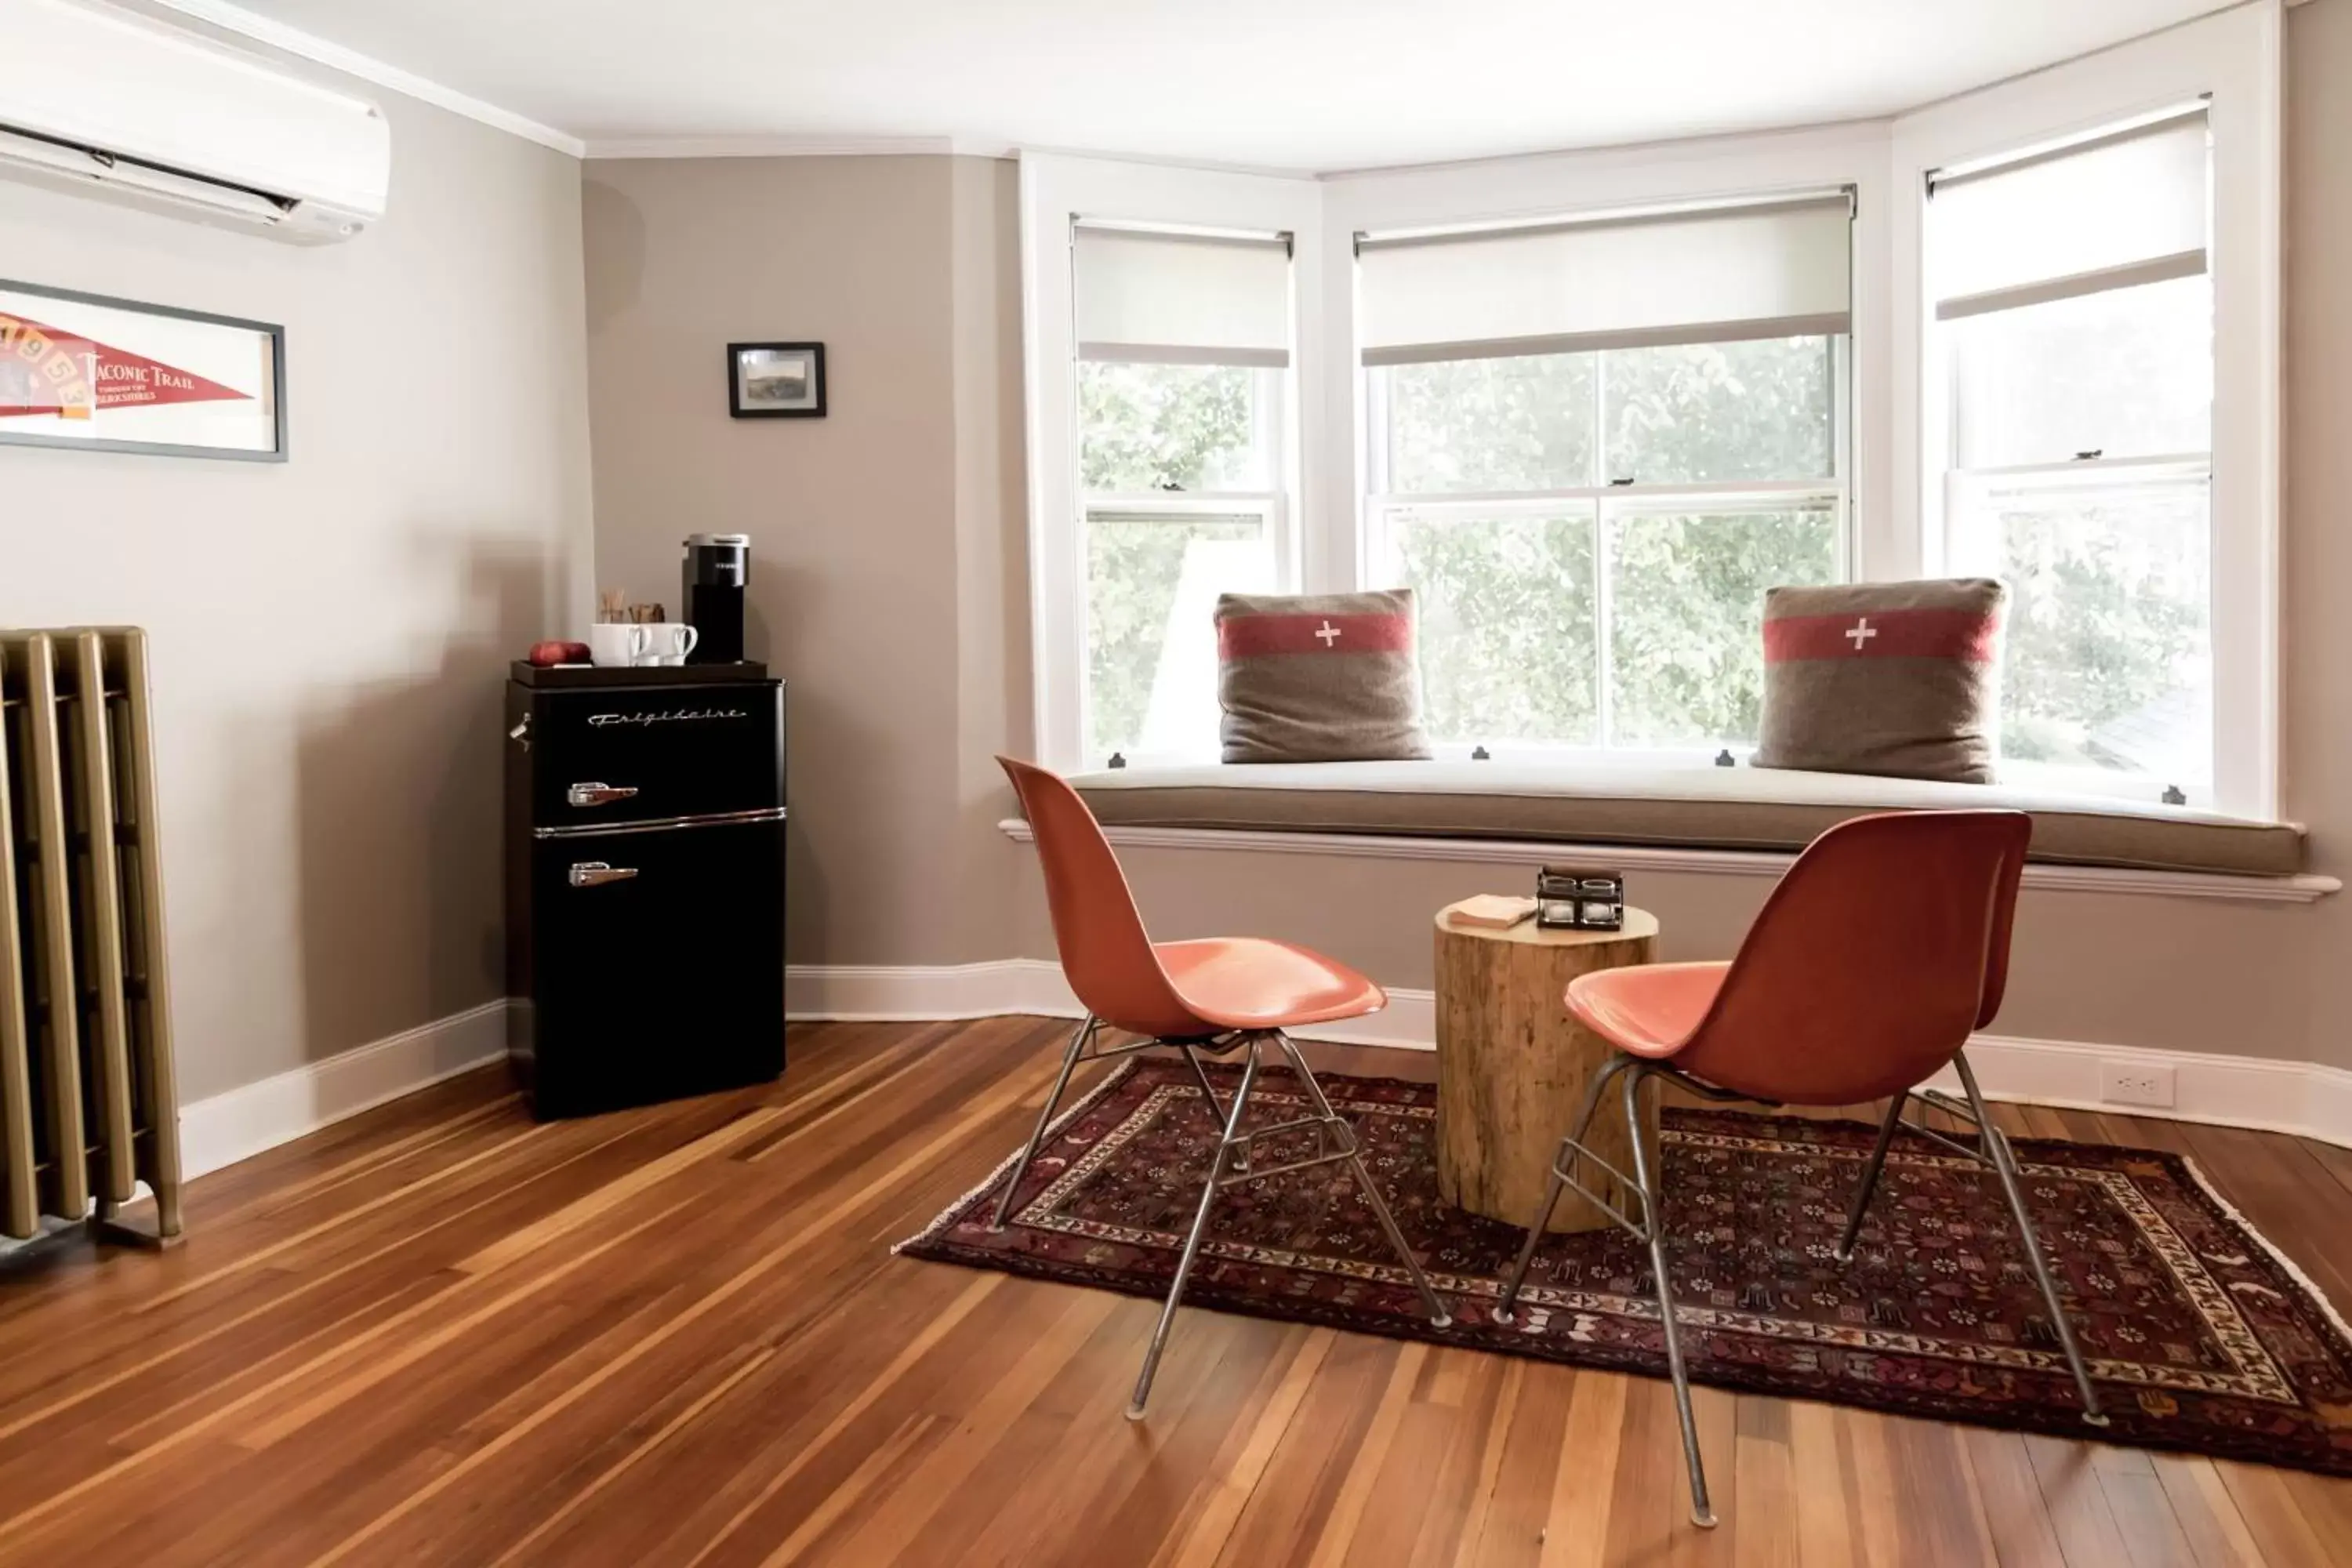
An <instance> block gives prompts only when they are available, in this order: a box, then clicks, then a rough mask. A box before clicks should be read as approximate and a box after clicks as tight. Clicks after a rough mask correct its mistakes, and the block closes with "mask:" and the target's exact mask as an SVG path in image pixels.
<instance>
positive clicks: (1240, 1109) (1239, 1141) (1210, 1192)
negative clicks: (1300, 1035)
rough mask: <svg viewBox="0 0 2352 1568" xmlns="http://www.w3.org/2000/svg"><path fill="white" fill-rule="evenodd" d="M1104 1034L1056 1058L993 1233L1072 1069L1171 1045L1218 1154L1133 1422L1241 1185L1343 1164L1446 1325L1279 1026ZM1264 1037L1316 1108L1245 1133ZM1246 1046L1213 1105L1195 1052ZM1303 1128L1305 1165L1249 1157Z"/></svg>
mask: <svg viewBox="0 0 2352 1568" xmlns="http://www.w3.org/2000/svg"><path fill="white" fill-rule="evenodd" d="M1101 1029H1102V1024H1101V1021H1100V1020H1099V1019H1097V1018H1095V1017H1093V1016H1087V1018H1086V1019H1085V1020H1083V1021H1082V1022H1081V1023H1080V1024H1079V1025H1078V1026H1077V1028H1076V1030H1075V1031H1073V1032H1072V1034H1071V1036H1070V1043H1069V1046H1068V1047H1067V1048H1066V1049H1065V1050H1064V1051H1063V1053H1062V1067H1061V1070H1060V1071H1059V1072H1058V1073H1056V1074H1055V1077H1054V1087H1053V1088H1052V1089H1049V1090H1047V1091H1046V1095H1045V1105H1044V1106H1043V1107H1042V1108H1041V1109H1040V1110H1038V1112H1037V1125H1036V1128H1035V1129H1034V1131H1032V1132H1031V1133H1030V1134H1029V1142H1028V1143H1027V1145H1026V1146H1024V1148H1023V1149H1022V1151H1021V1158H1020V1159H1019V1160H1017V1161H1015V1162H1014V1163H1013V1173H1012V1174H1011V1176H1010V1177H1008V1178H1007V1179H1006V1181H1005V1184H1004V1192H1003V1195H1002V1196H1001V1197H999V1198H998V1199H997V1200H996V1215H995V1217H994V1218H993V1219H992V1221H991V1222H990V1225H989V1228H990V1229H991V1230H1003V1228H1004V1226H1005V1223H1006V1221H1007V1220H1008V1219H1009V1218H1010V1217H1011V1216H1012V1213H1013V1194H1014V1193H1015V1192H1016V1191H1017V1190H1018V1189H1019V1187H1020V1185H1021V1183H1022V1181H1023V1179H1024V1178H1025V1177H1026V1176H1027V1175H1028V1174H1029V1166H1030V1163H1031V1162H1033V1161H1034V1160H1035V1159H1036V1157H1037V1151H1038V1149H1039V1147H1040V1146H1042V1145H1043V1144H1044V1142H1045V1132H1046V1130H1047V1129H1048V1128H1050V1127H1051V1126H1052V1125H1053V1123H1054V1110H1055V1107H1056V1106H1058V1105H1059V1104H1060V1103H1061V1100H1062V1095H1063V1093H1064V1091H1066V1089H1068V1088H1069V1086H1070V1075H1071V1074H1072V1073H1073V1072H1075V1071H1076V1070H1077V1067H1078V1064H1079V1063H1080V1062H1087V1061H1099V1060H1102V1059H1104V1058H1108V1057H1123V1056H1128V1055H1130V1054H1131V1053H1133V1052H1136V1051H1140V1050H1149V1049H1150V1048H1151V1047H1154V1046H1173V1047H1176V1048H1177V1049H1178V1050H1180V1051H1181V1052H1182V1053H1183V1056H1184V1059H1185V1061H1186V1062H1188V1063H1190V1064H1191V1066H1192V1076H1193V1078H1194V1079H1196V1080H1198V1082H1199V1083H1200V1086H1201V1093H1202V1097H1203V1100H1202V1104H1203V1108H1204V1109H1205V1110H1207V1111H1208V1113H1209V1114H1210V1115H1211V1116H1212V1117H1213V1118H1214V1119H1215V1120H1216V1122H1217V1133H1218V1136H1217V1148H1216V1152H1215V1153H1214V1154H1213V1156H1212V1157H1211V1159H1210V1162H1209V1173H1208V1177H1207V1179H1206V1180H1204V1181H1203V1182H1202V1184H1201V1204H1200V1207H1199V1208H1198V1209H1196V1210H1195V1211H1194V1212H1193V1215H1192V1229H1191V1230H1189V1231H1187V1232H1186V1233H1185V1237H1184V1250H1183V1251H1182V1252H1181V1254H1179V1255H1178V1257H1177V1259H1176V1278H1175V1279H1174V1280H1172V1281H1171V1283H1170V1285H1169V1287H1168V1300H1167V1302H1166V1304H1165V1305H1164V1306H1162V1307H1161V1308H1160V1323H1159V1326H1158V1327H1157V1328H1155V1329H1154V1330H1153V1331H1152V1333H1151V1344H1150V1348H1149V1349H1147V1350H1146V1351H1145V1352H1143V1370H1142V1372H1141V1373H1140V1374H1139V1376H1138V1377H1137V1378H1136V1380H1135V1397H1134V1398H1133V1400H1131V1401H1130V1402H1129V1405H1128V1407H1127V1417H1128V1419H1129V1420H1130V1421H1140V1420H1141V1419H1143V1415H1144V1405H1145V1403H1146V1402H1147V1401H1148V1400H1150V1397H1151V1380H1152V1378H1153V1377H1154V1376H1155V1375H1156V1374H1157V1373H1158V1372H1159V1370H1160V1352H1162V1351H1164V1350H1165V1349H1166V1348H1167V1346H1168V1331H1169V1329H1170V1328H1171V1326H1173V1324H1174V1323H1175V1321H1176V1308H1177V1305H1178V1303H1179V1302H1180V1301H1181V1300H1182V1299H1183V1295H1184V1281H1185V1280H1186V1279H1189V1278H1190V1277H1191V1275H1192V1263H1193V1260H1194V1259H1195V1258H1198V1257H1199V1256H1200V1253H1201V1243H1202V1241H1203V1240H1204V1239H1205V1238H1206V1237H1207V1236H1208V1230H1209V1214H1210V1211H1211V1210H1212V1209H1213V1208H1215V1206H1216V1202H1217V1194H1219V1193H1221V1192H1223V1190H1224V1189H1225V1188H1227V1187H1230V1186H1233V1185H1235V1184H1238V1183H1242V1182H1255V1181H1262V1180H1264V1179H1265V1178H1266V1177H1269V1176H1279V1175H1283V1174H1286V1173H1288V1172H1291V1171H1304V1170H1309V1169H1312V1168H1313V1167H1316V1166H1318V1165H1334V1164H1340V1163H1345V1164H1346V1165H1347V1167H1348V1171H1349V1174H1350V1175H1352V1176H1353V1177H1354V1178H1355V1182H1356V1185H1357V1187H1358V1188H1359V1189H1360V1191H1361V1192H1362V1193H1363V1194H1364V1202H1365V1204H1366V1205H1367V1206H1369V1207H1370V1209H1371V1211H1372V1214H1373V1215H1374V1217H1376V1218H1377V1219H1379V1221H1380V1222H1381V1234H1382V1235H1384V1236H1386V1237H1388V1243H1389V1246H1390V1247H1392V1248H1393V1249H1394V1250H1395V1252H1396V1255H1397V1258H1398V1259H1399V1260H1400V1261H1402V1263H1403V1264H1404V1267H1405V1271H1406V1272H1407V1273H1408V1274H1410V1275H1412V1283H1413V1289H1416V1290H1418V1291H1420V1292H1421V1300H1422V1304H1423V1306H1425V1307H1427V1308H1428V1309H1429V1322H1430V1326H1431V1327H1432V1328H1438V1329H1443V1328H1448V1327H1451V1326H1452V1324H1453V1322H1454V1317H1453V1314H1452V1313H1450V1312H1448V1311H1447V1310H1446V1309H1445V1302H1444V1299H1443V1298H1441V1297H1440V1296H1439V1295H1438V1294H1437V1291H1436V1289H1434V1288H1433V1287H1432V1286H1431V1284H1430V1283H1429V1276H1428V1275H1427V1274H1425V1273H1423V1271H1422V1267H1421V1261H1420V1259H1418V1258H1415V1257H1413V1255H1412V1247H1409V1246H1407V1245H1406V1243H1405V1238H1404V1232H1403V1231H1402V1230H1401V1229H1399V1228H1398V1226H1397V1222H1396V1215H1394V1214H1392V1213H1391V1212H1390V1210H1389V1205H1388V1200H1387V1199H1386V1198H1385V1197H1383V1196H1382V1195H1381V1189H1380V1185H1379V1184H1378V1183H1376V1182H1374V1181H1373V1180H1372V1173H1371V1170H1370V1167H1369V1166H1367V1165H1366V1164H1365V1163H1364V1156H1363V1151H1362V1146H1361V1145H1360V1143H1358V1142H1357V1141H1356V1130H1355V1129H1354V1128H1353V1127H1351V1126H1349V1123H1348V1120H1347V1118H1345V1117H1343V1116H1341V1115H1340V1114H1339V1112H1338V1111H1337V1110H1333V1109H1332V1108H1331V1101H1330V1100H1328V1098H1327V1097H1326V1096H1325V1095H1324V1093H1323V1086H1322V1084H1320V1083H1318V1081H1317V1080H1316V1078H1315V1074H1314V1073H1313V1071H1312V1070H1310V1069H1309V1068H1308V1067H1307V1058H1306V1057H1305V1056H1303V1055H1301V1054H1300V1052H1299V1049H1298V1047H1297V1045H1296V1044H1295V1043H1294V1042H1293V1041H1292V1040H1291V1038H1290V1037H1289V1036H1287V1035H1286V1034H1284V1033H1283V1032H1282V1031H1281V1030H1279V1029H1265V1030H1253V1031H1247V1032H1239V1033H1235V1034H1232V1035H1222V1036H1219V1037H1215V1038H1214V1039H1212V1040H1209V1041H1205V1042H1203V1041H1199V1040H1156V1039H1144V1040H1139V1041H1136V1042H1133V1043H1131V1044H1129V1045H1124V1046H1114V1047H1111V1048H1109V1049H1108V1050H1104V1049H1099V1048H1097V1047H1096V1045H1095V1041H1096V1038H1097V1036H1098V1035H1099V1034H1100V1033H1101ZM1268 1040H1271V1041H1273V1042H1274V1043H1275V1044H1276V1045H1277V1046H1279V1047H1281V1049H1282V1054H1283V1055H1284V1057H1285V1058H1287V1059H1288V1061H1289V1063H1290V1068H1291V1070H1292V1071H1293V1072H1295V1073H1297V1075H1298V1081H1299V1084H1300V1086H1301V1087H1302V1088H1304V1089H1306V1091H1307V1100H1308V1102H1309V1103H1310V1104H1312V1105H1313V1106H1314V1108H1315V1110H1314V1113H1313V1114H1312V1115H1309V1116H1302V1117H1298V1118H1297V1119H1295V1120H1293V1121H1284V1122H1277V1123H1276V1124H1274V1125H1272V1126H1268V1127H1260V1128H1257V1129H1255V1131H1243V1125H1244V1119H1245V1118H1246V1117H1247V1115H1248V1113H1249V1101H1250V1091H1251V1090H1252V1089H1255V1087H1256V1084H1257V1076H1258V1069H1259V1068H1260V1067H1261V1066H1262V1065H1264V1064H1263V1049H1264V1047H1265V1042H1267V1041H1268ZM1244 1047H1246V1049H1247V1051H1248V1053H1249V1054H1248V1055H1247V1056H1246V1057H1245V1058H1244V1059H1243V1062H1242V1081H1241V1085H1240V1087H1239V1088H1237V1089H1234V1098H1233V1100H1232V1103H1231V1104H1230V1105H1228V1104H1226V1103H1225V1102H1224V1101H1223V1100H1220V1099H1219V1098H1218V1096H1217V1091H1216V1088H1215V1086H1214V1085H1213V1084H1212V1083H1211V1082H1210V1081H1209V1073H1208V1069H1207V1068H1204V1067H1203V1066H1202V1063H1201V1058H1200V1055H1199V1052H1200V1051H1201V1050H1202V1049H1204V1048H1205V1049H1208V1050H1211V1051H1213V1052H1217V1053H1219V1054H1223V1053H1224V1052H1226V1051H1231V1050H1236V1049H1241V1048H1244ZM1309 1129H1312V1130H1313V1131H1314V1133H1315V1152H1314V1153H1313V1154H1310V1155H1308V1156H1307V1157H1306V1158H1304V1159H1297V1160H1287V1161H1285V1162H1284V1163H1281V1164H1278V1165H1259V1164H1258V1163H1256V1161H1255V1158H1254V1150H1255V1144H1256V1142H1258V1140H1260V1139H1264V1138H1272V1137H1276V1136H1277V1135H1281V1134H1287V1133H1296V1132H1303V1131H1307V1130H1309Z"/></svg>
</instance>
